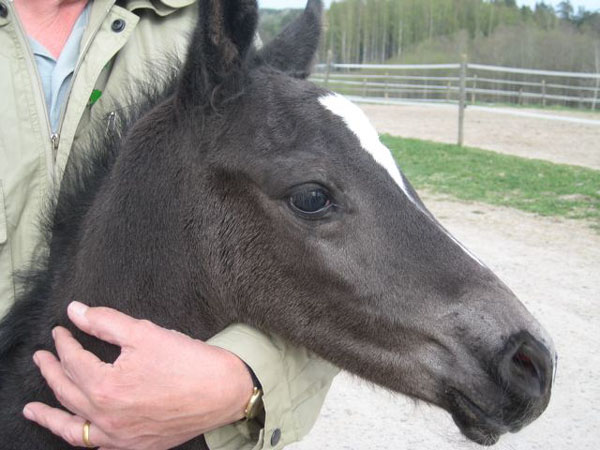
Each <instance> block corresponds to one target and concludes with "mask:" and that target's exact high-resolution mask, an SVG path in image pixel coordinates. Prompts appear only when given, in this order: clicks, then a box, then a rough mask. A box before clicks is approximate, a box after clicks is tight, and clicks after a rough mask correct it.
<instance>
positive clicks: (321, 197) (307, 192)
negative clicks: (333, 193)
mask: <svg viewBox="0 0 600 450" xmlns="http://www.w3.org/2000/svg"><path fill="white" fill-rule="evenodd" d="M289 202H290V206H291V207H292V209H293V210H294V211H295V212H297V213H300V214H302V215H304V216H308V217H310V218H317V217H321V216H322V215H324V214H325V213H326V212H327V210H329V208H330V207H331V206H332V204H333V203H332V201H331V198H330V196H329V193H328V192H327V191H326V190H325V189H323V188H321V187H303V188H301V189H299V190H297V191H296V192H294V193H292V194H291V195H290V197H289Z"/></svg>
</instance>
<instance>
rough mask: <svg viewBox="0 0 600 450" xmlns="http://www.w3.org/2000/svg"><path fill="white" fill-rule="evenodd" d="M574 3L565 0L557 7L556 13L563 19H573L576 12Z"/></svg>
mask: <svg viewBox="0 0 600 450" xmlns="http://www.w3.org/2000/svg"><path fill="white" fill-rule="evenodd" d="M574 11H575V10H574V9H573V5H571V0H563V1H562V2H560V3H559V4H558V6H557V7H556V13H557V14H558V17H560V18H561V19H563V20H568V21H571V20H572V19H573V13H574Z"/></svg>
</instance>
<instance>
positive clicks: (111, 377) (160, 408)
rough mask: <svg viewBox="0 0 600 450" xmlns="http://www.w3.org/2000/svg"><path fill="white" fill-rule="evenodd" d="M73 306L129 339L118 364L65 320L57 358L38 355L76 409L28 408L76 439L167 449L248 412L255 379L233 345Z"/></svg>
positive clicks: (60, 394) (73, 312)
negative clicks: (84, 342)
mask: <svg viewBox="0 0 600 450" xmlns="http://www.w3.org/2000/svg"><path fill="white" fill-rule="evenodd" d="M68 314H69V318H70V319H71V321H72V322H73V323H74V324H75V325H76V326H77V327H78V328H79V329H81V330H82V331H84V332H86V333H88V334H91V335H93V336H96V337H97V338H99V339H102V340H104V341H107V342H110V343H112V344H115V345H118V346H120V347H121V354H120V356H119V358H118V359H117V360H116V361H115V362H114V364H107V363H105V362H103V361H101V360H99V359H98V358H97V357H96V356H95V355H94V354H92V353H90V352H88V351H86V350H84V349H83V348H82V347H81V345H80V344H79V343H78V342H77V341H76V340H75V339H74V338H73V336H72V335H71V333H70V332H69V331H68V330H67V329H65V328H62V327H57V328H55V329H54V330H53V333H52V334H53V336H54V341H55V344H56V351H57V353H58V357H59V358H60V360H59V359H57V358H56V357H55V356H54V355H53V354H52V353H50V352H47V351H38V352H36V353H35V355H34V361H35V363H36V365H37V366H38V367H39V368H40V371H41V373H42V375H43V376H44V378H45V379H46V382H47V383H48V385H49V386H50V387H51V388H52V390H53V391H54V394H55V395H56V398H57V399H58V401H59V402H60V403H61V404H62V405H63V406H64V407H65V408H67V409H68V410H69V411H71V412H72V413H73V414H69V413H68V412H66V411H64V410H61V409H56V408H51V407H49V406H47V405H45V404H43V403H38V402H34V403H29V404H27V405H26V406H25V408H24V410H23V414H24V415H25V417H27V418H28V419H30V420H33V421H35V422H37V423H38V424H40V425H42V426H43V427H46V428H48V429H49V430H50V431H52V432H53V433H54V434H56V435H58V436H60V437H62V438H63V439H65V440H66V441H67V442H68V443H69V444H71V445H73V446H77V447H85V445H84V444H85V443H84V442H83V427H84V423H85V422H86V420H89V422H91V426H90V429H89V431H90V432H89V442H90V443H91V444H92V445H93V446H95V447H101V448H103V449H131V450H135V449H150V448H151V449H167V448H171V447H174V446H176V445H179V444H181V443H183V442H186V441H188V440H190V439H192V438H194V437H195V436H198V435H199V434H202V433H204V432H206V431H209V430H212V429H214V428H218V427H219V426H222V425H226V424H229V423H232V422H235V421H236V420H239V419H241V418H243V416H244V407H245V406H246V404H247V403H248V400H249V398H250V396H251V394H252V389H253V383H252V378H251V376H250V374H249V372H248V369H247V368H246V366H245V365H244V363H243V362H242V361H241V360H240V359H239V358H238V357H237V356H235V355H233V354H232V353H229V352H228V351H226V350H223V349H220V348H218V347H213V346H210V345H208V344H205V343H204V342H201V341H198V340H195V339H192V338H190V337H188V336H185V335H183V334H181V333H178V332H176V331H172V330H167V329H164V328H161V327H159V326H157V325H154V324H153V323H151V322H148V321H144V320H136V319H133V318H131V317H129V316H127V315H125V314H122V313H120V312H118V311H115V310H114V309H110V308H88V307H87V306H85V305H83V304H81V303H77V302H73V303H71V304H70V305H69V308H68Z"/></svg>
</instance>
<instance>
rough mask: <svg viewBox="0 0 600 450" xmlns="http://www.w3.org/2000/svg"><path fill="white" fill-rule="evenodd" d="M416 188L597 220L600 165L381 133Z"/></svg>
mask: <svg viewBox="0 0 600 450" xmlns="http://www.w3.org/2000/svg"><path fill="white" fill-rule="evenodd" d="M381 139H382V141H383V142H384V143H385V144H386V145H387V146H388V147H389V148H390V149H391V150H392V153H393V154H394V157H395V158H396V161H397V162H398V164H399V165H400V167H401V168H402V170H403V171H404V173H405V174H406V176H407V177H408V179H409V180H410V181H411V182H412V183H413V184H414V185H415V187H416V188H417V189H419V188H420V189H423V188H424V189H427V190H429V191H432V192H437V193H443V194H449V195H452V196H454V197H457V198H459V199H462V200H474V201H481V202H486V203H491V204H494V205H503V206H510V207H513V208H518V209H521V210H524V211H529V212H533V213H537V214H540V215H544V216H562V217H568V218H573V219H590V220H592V221H594V222H596V223H597V224H598V225H600V171H597V170H592V169H585V168H581V167H576V166H569V165H564V164H553V163H550V162H546V161H540V160H533V159H526V158H520V157H517V156H509V155H502V154H499V153H495V152H491V151H486V150H481V149H477V148H469V147H458V146H456V145H449V144H438V143H434V142H429V141H420V140H416V139H404V138H398V137H394V136H389V135H384V136H382V138H381Z"/></svg>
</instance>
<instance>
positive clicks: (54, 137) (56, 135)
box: [10, 0, 112, 183]
mask: <svg viewBox="0 0 600 450" xmlns="http://www.w3.org/2000/svg"><path fill="white" fill-rule="evenodd" d="M13 1H14V0H10V4H11V9H12V15H13V16H14V17H15V18H16V20H15V22H16V23H17V27H18V29H19V31H20V33H21V37H22V38H23V40H24V41H25V46H26V48H27V50H28V55H27V61H28V63H29V66H30V69H33V72H34V73H35V78H36V81H37V86H38V91H39V93H40V94H41V96H42V97H41V98H42V99H43V98H45V95H44V88H43V87H42V80H41V79H40V74H39V71H38V69H37V64H36V63H35V60H34V59H33V51H32V50H31V46H30V45H29V40H28V38H27V34H26V33H25V29H24V28H23V24H22V23H21V20H20V19H19V16H18V14H17V13H16V11H15V8H14V6H13V5H12V4H13ZM111 7H112V4H111ZM109 12H110V7H109V8H106V10H105V11H104V16H103V17H102V20H101V21H100V22H99V26H98V27H97V28H96V29H95V30H94V32H93V33H92V34H91V35H90V37H89V38H88V39H87V41H86V42H85V45H84V46H83V50H82V51H81V52H80V53H79V57H78V58H77V64H76V65H75V70H74V71H73V77H72V78H71V83H70V85H69V90H68V92H67V97H66V99H65V101H64V103H63V104H62V105H61V108H60V115H59V119H58V128H57V130H56V131H55V130H53V129H52V125H51V124H50V117H49V115H48V106H47V105H46V104H44V113H45V114H44V115H45V118H46V125H47V126H48V134H49V136H50V144H51V148H52V150H51V156H52V158H51V159H52V164H50V167H49V169H48V170H49V171H50V179H51V180H52V182H53V183H54V175H55V173H54V172H55V171H54V163H55V162H56V156H57V153H58V147H59V145H60V133H61V131H62V127H63V123H64V120H65V113H66V109H67V105H68V103H69V100H70V98H71V93H72V91H73V84H74V83H75V78H76V77H77V74H78V72H79V69H80V67H81V63H82V61H83V59H84V56H85V55H86V53H87V51H88V50H89V48H90V45H91V43H92V42H93V40H94V38H95V37H96V35H97V34H98V31H100V28H101V27H102V24H103V23H104V21H105V20H106V17H107V16H108V14H109Z"/></svg>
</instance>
